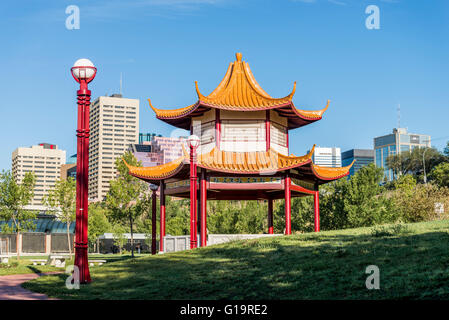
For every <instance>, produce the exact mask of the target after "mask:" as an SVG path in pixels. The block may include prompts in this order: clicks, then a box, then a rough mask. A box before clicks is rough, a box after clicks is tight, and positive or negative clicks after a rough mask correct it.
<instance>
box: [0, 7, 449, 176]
mask: <svg viewBox="0 0 449 320" xmlns="http://www.w3.org/2000/svg"><path fill="white" fill-rule="evenodd" d="M68 5H77V6H78V7H79V8H80V16H81V21H80V29H79V30H67V29H66V27H65V20H66V18H67V16H68V15H67V14H66V13H65V9H66V7H67V6H68ZM368 5H377V6H378V7H379V9H380V29H379V30H368V29H367V28H366V27H365V19H366V18H367V16H368V15H367V14H366V13H365V8H366V7H367V6H368ZM0 28H1V30H2V31H1V32H0V40H1V43H2V50H1V51H0V67H1V69H0V70H1V71H2V74H3V77H1V78H0V87H1V88H2V89H1V100H0V106H1V107H0V118H1V120H2V121H1V126H0V134H1V136H2V137H3V139H2V140H1V154H0V155H1V156H0V169H10V167H11V153H12V151H13V150H14V149H15V148H17V147H18V146H30V145H33V144H37V143H40V142H49V143H54V144H57V145H58V146H59V147H60V148H62V149H65V150H67V154H68V156H69V155H70V154H72V153H75V152H76V137H75V127H76V112H77V110H76V89H77V85H76V83H75V82H74V80H73V79H72V78H71V76H70V73H69V69H70V67H71V66H72V64H73V62H74V61H75V60H77V59H78V58H81V57H85V58H89V59H91V60H92V61H93V62H94V63H95V65H96V66H97V68H98V74H97V77H96V79H95V80H94V81H93V82H92V83H91V85H90V88H91V90H92V95H93V98H95V97H97V96H99V95H105V94H112V93H114V92H118V91H119V80H120V73H121V72H122V73H123V93H124V95H125V96H126V97H129V98H138V99H140V131H141V132H157V133H161V134H163V135H169V134H170V132H171V130H172V129H173V128H172V127H170V126H169V125H167V124H165V123H163V122H161V121H159V120H157V119H156V118H155V117H154V114H153V112H152V111H151V110H150V108H149V106H148V103H147V100H146V99H147V98H151V99H152V102H153V104H154V105H155V106H157V107H160V108H175V107H182V106H186V105H189V104H191V103H194V102H195V101H196V99H197V97H196V93H195V88H194V81H195V80H198V82H199V86H200V89H201V91H202V92H203V93H204V94H208V93H209V92H210V91H211V90H213V89H214V88H215V86H216V85H217V84H218V83H219V81H220V80H221V79H222V77H223V76H224V73H225V71H226V68H227V66H228V64H229V62H232V61H234V59H235V52H242V53H243V59H244V60H245V61H247V62H248V63H249V64H250V66H251V69H252V71H253V73H254V75H255V77H256V79H257V80H258V82H259V83H260V85H261V86H262V87H263V88H264V89H265V91H267V92H268V93H269V94H270V95H272V96H274V97H281V96H285V95H286V94H288V93H289V92H290V90H291V88H292V84H293V82H294V81H295V80H296V81H297V83H298V87H297V90H296V94H295V97H294V103H295V105H296V106H297V107H300V108H303V109H321V108H322V107H323V106H324V105H325V103H326V100H327V99H331V105H330V108H329V110H328V111H327V112H326V113H325V115H324V118H323V120H321V121H319V122H316V123H314V124H311V125H309V126H306V127H304V128H299V129H296V130H294V131H292V132H291V135H290V139H291V141H290V146H291V150H290V152H292V153H295V154H298V155H300V154H304V153H305V152H306V151H307V150H308V149H309V148H310V147H311V145H313V144H314V143H316V144H317V145H321V146H339V147H341V148H342V151H345V150H347V149H351V148H372V145H373V138H374V137H375V136H379V135H383V134H387V133H390V132H391V130H392V128H394V127H396V126H397V122H398V120H397V105H398V104H399V103H400V105H401V126H402V127H407V128H408V129H409V131H411V132H414V133H423V134H430V135H431V136H432V138H433V139H435V140H434V141H433V145H434V146H436V147H437V148H439V149H441V148H442V147H443V145H444V144H445V143H446V141H447V140H449V130H448V125H447V123H448V116H449V90H448V88H449V77H448V74H449V41H448V36H449V1H446V0H440V1H436V0H435V1H432V0H429V1H418V0H408V1H407V0H396V1H394V0H389V1H387V0H383V1H380V0H370V1H363V0H296V1H291V0H278V1H263V0H252V1H237V0H229V1H225V0H222V1H220V0H166V1H163V0H130V1H107V0H101V1H93V0H90V1H75V0H71V1H63V0H54V1H20V2H18V1H9V2H6V1H2V2H1V4H0Z"/></svg>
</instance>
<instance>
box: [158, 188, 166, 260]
mask: <svg viewBox="0 0 449 320" xmlns="http://www.w3.org/2000/svg"><path fill="white" fill-rule="evenodd" d="M159 198H160V199H159V202H160V206H161V207H160V221H159V226H160V232H159V238H160V239H159V251H160V252H163V251H164V237H165V183H164V181H161V186H160V189H159Z"/></svg>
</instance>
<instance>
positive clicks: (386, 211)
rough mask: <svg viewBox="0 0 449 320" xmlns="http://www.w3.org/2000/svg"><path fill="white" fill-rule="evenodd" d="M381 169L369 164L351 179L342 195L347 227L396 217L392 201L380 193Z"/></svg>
mask: <svg viewBox="0 0 449 320" xmlns="http://www.w3.org/2000/svg"><path fill="white" fill-rule="evenodd" d="M383 176H384V175H383V170H382V169H381V168H377V167H376V166H375V165H374V164H370V165H368V166H366V167H363V168H362V169H360V170H359V171H358V172H357V173H356V174H355V175H354V176H353V177H351V179H350V180H349V183H348V185H347V188H346V192H345V195H344V200H343V201H344V208H345V211H346V212H347V222H348V227H364V226H371V225H375V224H381V223H388V222H394V221H395V220H396V219H397V218H398V213H397V210H395V206H394V202H393V201H392V200H391V199H389V198H387V197H386V196H385V195H383V194H382V187H381V186H380V182H381V181H382V178H383Z"/></svg>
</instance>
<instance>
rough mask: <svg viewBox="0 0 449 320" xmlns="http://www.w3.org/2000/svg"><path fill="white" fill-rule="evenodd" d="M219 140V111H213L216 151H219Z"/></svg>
mask: <svg viewBox="0 0 449 320" xmlns="http://www.w3.org/2000/svg"><path fill="white" fill-rule="evenodd" d="M220 140H221V121H220V110H219V109H215V145H216V146H217V150H220Z"/></svg>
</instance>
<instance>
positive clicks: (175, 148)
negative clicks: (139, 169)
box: [129, 133, 186, 167]
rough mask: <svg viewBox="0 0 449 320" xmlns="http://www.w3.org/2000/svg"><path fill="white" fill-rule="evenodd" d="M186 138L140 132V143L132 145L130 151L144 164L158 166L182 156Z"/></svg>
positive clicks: (145, 165)
mask: <svg viewBox="0 0 449 320" xmlns="http://www.w3.org/2000/svg"><path fill="white" fill-rule="evenodd" d="M141 137H144V138H145V139H141ZM185 139H186V138H185V137H181V138H169V137H162V136H161V135H156V134H154V133H146V134H143V133H140V134H139V142H140V143H139V144H133V145H130V147H129V151H131V152H132V153H133V154H134V156H135V157H136V158H137V160H138V161H140V162H141V163H142V166H144V167H147V166H157V165H161V164H164V163H167V162H170V161H173V160H176V159H178V158H179V157H181V156H182V152H183V151H182V143H183V141H184V140H185Z"/></svg>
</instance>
